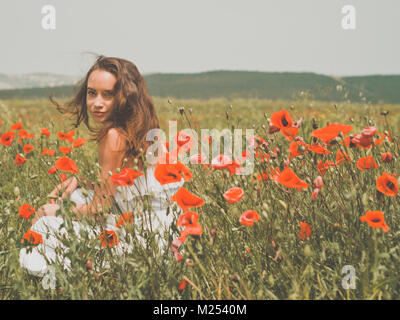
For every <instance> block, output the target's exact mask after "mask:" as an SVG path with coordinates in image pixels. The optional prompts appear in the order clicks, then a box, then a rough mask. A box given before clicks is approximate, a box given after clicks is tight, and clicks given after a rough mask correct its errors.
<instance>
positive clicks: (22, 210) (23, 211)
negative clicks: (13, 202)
mask: <svg viewBox="0 0 400 320" xmlns="http://www.w3.org/2000/svg"><path fill="white" fill-rule="evenodd" d="M18 209H19V216H20V217H21V218H24V219H28V218H29V217H30V216H31V215H32V214H33V213H34V212H35V209H34V208H33V207H32V206H31V205H30V204H28V203H25V204H23V205H22V206H20V207H19V208H18Z"/></svg>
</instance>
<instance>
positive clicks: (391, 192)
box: [376, 172, 399, 197]
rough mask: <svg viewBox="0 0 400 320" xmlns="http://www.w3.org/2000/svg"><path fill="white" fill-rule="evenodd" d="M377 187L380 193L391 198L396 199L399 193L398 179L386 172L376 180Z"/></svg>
mask: <svg viewBox="0 0 400 320" xmlns="http://www.w3.org/2000/svg"><path fill="white" fill-rule="evenodd" d="M376 187H377V189H378V191H379V192H381V193H383V194H385V195H387V196H390V197H395V196H396V195H397V193H398V192H399V185H398V183H397V179H396V178H395V177H394V176H393V175H391V174H387V173H386V172H384V173H383V174H382V175H381V176H380V177H378V178H377V179H376Z"/></svg>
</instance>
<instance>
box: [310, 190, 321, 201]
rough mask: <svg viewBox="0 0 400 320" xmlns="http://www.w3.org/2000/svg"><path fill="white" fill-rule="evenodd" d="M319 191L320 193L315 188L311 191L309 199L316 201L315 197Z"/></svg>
mask: <svg viewBox="0 0 400 320" xmlns="http://www.w3.org/2000/svg"><path fill="white" fill-rule="evenodd" d="M320 191H321V189H319V188H315V189H314V191H313V192H312V194H311V199H312V200H317V196H318V193H319V192H320Z"/></svg>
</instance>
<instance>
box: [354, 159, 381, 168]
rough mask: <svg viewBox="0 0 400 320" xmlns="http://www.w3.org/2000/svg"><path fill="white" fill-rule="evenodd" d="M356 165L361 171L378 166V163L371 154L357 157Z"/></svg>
mask: <svg viewBox="0 0 400 320" xmlns="http://www.w3.org/2000/svg"><path fill="white" fill-rule="evenodd" d="M356 166H357V168H358V169H359V170H361V171H365V170H368V169H376V168H378V165H377V164H376V162H375V160H374V158H373V157H371V156H368V157H362V158H360V159H358V160H357V162H356Z"/></svg>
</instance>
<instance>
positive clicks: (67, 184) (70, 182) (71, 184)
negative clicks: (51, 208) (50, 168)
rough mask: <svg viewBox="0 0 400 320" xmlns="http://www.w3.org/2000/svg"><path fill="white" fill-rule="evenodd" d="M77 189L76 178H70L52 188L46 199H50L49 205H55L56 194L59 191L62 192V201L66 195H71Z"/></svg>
mask: <svg viewBox="0 0 400 320" xmlns="http://www.w3.org/2000/svg"><path fill="white" fill-rule="evenodd" d="M77 187H78V179H76V177H71V178H69V179H67V180H65V181H64V182H62V183H60V184H59V185H58V186H57V187H55V188H54V190H53V191H52V192H50V193H49V195H48V197H49V198H50V203H51V204H56V203H57V198H58V193H59V191H60V190H64V192H63V194H62V196H61V199H64V198H65V197H66V196H67V195H68V194H72V192H74V191H75V190H76V188H77Z"/></svg>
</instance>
